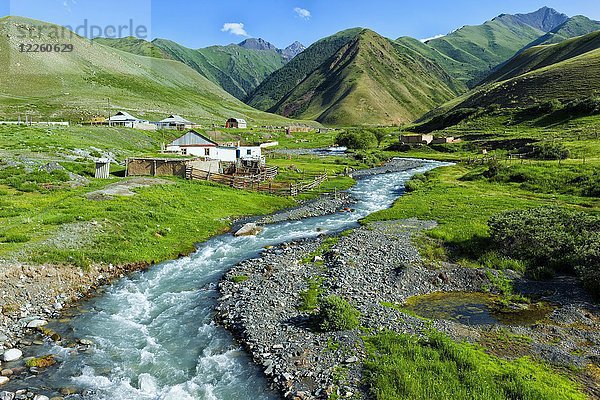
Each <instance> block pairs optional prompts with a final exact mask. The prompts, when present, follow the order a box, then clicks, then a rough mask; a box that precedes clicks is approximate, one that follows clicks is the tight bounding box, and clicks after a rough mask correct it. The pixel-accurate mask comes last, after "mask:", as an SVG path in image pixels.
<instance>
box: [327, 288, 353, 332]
mask: <svg viewBox="0 0 600 400" xmlns="http://www.w3.org/2000/svg"><path fill="white" fill-rule="evenodd" d="M359 318H360V312H359V311H358V310H357V309H356V308H354V307H352V305H350V303H348V302H347V301H346V300H344V299H342V298H341V297H338V296H328V297H326V298H324V299H322V300H321V302H320V304H319V315H318V320H319V327H320V328H321V329H322V330H323V331H325V332H337V331H347V330H351V329H356V328H358V326H359V325H360V321H359Z"/></svg>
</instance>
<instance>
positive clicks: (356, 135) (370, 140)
mask: <svg viewBox="0 0 600 400" xmlns="http://www.w3.org/2000/svg"><path fill="white" fill-rule="evenodd" d="M336 141H337V144H339V145H340V146H345V147H347V148H349V149H353V150H367V149H371V148H373V147H376V146H377V145H378V141H377V137H375V135H374V134H373V133H371V132H369V131H347V132H342V133H340V134H339V135H338V136H337V140H336Z"/></svg>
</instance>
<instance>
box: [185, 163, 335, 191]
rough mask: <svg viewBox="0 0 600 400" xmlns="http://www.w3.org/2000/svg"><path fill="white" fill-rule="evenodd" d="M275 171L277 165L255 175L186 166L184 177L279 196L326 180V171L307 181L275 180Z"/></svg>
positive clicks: (305, 188)
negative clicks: (202, 169)
mask: <svg viewBox="0 0 600 400" xmlns="http://www.w3.org/2000/svg"><path fill="white" fill-rule="evenodd" d="M277 173H278V169H277V167H270V168H267V169H265V170H264V171H261V173H259V174H257V175H250V176H240V175H224V174H217V173H212V172H207V171H201V170H198V169H194V168H188V170H187V171H186V177H187V178H188V179H191V180H198V181H210V182H216V183H220V184H222V185H226V186H229V187H232V188H236V189H245V190H254V191H259V192H264V193H272V194H278V195H281V196H298V195H299V194H301V193H305V192H308V191H310V190H313V189H315V188H316V187H318V186H319V185H321V184H322V183H323V182H325V181H326V180H327V172H324V173H323V174H321V175H317V176H315V177H314V179H313V180H311V181H309V182H300V183H287V182H275V181H274V180H273V179H275V177H276V176H277Z"/></svg>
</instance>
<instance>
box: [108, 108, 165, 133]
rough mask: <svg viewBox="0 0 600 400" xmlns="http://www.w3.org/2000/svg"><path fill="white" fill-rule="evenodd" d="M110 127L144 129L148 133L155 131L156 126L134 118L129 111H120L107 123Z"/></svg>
mask: <svg viewBox="0 0 600 400" xmlns="http://www.w3.org/2000/svg"><path fill="white" fill-rule="evenodd" d="M107 123H108V125H110V126H124V127H126V128H135V129H143V130H146V131H153V130H154V131H155V130H156V125H154V124H151V123H150V122H148V121H146V120H143V119H139V118H136V117H134V116H133V115H131V114H129V113H128V112H127V111H119V112H118V113H116V114H115V115H113V116H112V117H110V118H109V119H108V121H107Z"/></svg>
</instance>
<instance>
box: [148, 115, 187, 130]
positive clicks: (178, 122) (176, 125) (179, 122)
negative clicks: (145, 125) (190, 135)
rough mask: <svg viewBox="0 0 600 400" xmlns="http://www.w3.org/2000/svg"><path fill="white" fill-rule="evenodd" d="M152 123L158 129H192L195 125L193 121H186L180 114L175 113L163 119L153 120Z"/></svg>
mask: <svg viewBox="0 0 600 400" xmlns="http://www.w3.org/2000/svg"><path fill="white" fill-rule="evenodd" d="M154 124H155V125H156V126H157V127H158V129H177V130H184V129H192V128H194V127H195V126H196V124H195V123H193V122H191V121H188V120H187V119H185V118H183V117H182V116H181V115H177V114H173V115H169V116H168V117H167V118H165V119H163V120H162V121H158V122H155V123H154Z"/></svg>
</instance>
